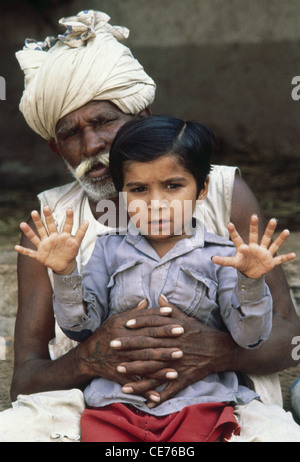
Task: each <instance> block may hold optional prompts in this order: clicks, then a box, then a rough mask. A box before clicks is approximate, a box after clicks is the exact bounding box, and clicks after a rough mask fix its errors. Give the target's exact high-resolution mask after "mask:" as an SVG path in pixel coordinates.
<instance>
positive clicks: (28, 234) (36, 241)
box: [20, 222, 41, 247]
mask: <svg viewBox="0 0 300 462" xmlns="http://www.w3.org/2000/svg"><path fill="white" fill-rule="evenodd" d="M20 228H21V230H22V231H23V233H24V234H25V236H26V237H27V238H28V239H29V240H30V241H31V242H32V244H33V245H34V246H35V247H38V246H39V244H40V242H41V240H40V238H39V236H37V235H36V233H35V232H34V231H33V229H32V228H31V227H30V226H29V225H28V224H27V223H25V222H24V223H21V224H20Z"/></svg>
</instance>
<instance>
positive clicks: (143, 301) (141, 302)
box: [138, 298, 146, 306]
mask: <svg viewBox="0 0 300 462" xmlns="http://www.w3.org/2000/svg"><path fill="white" fill-rule="evenodd" d="M145 301H146V298H144V299H143V300H141V301H140V303H139V304H138V306H140V305H142V304H143V303H145Z"/></svg>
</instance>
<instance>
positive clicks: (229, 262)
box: [212, 255, 236, 268]
mask: <svg viewBox="0 0 300 462" xmlns="http://www.w3.org/2000/svg"><path fill="white" fill-rule="evenodd" d="M212 261H213V262H214V263H215V264H216V265H220V266H232V267H233V268H235V264H236V259H235V257H219V256H217V255H216V256H214V257H212Z"/></svg>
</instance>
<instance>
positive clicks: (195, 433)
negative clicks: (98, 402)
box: [81, 403, 240, 442]
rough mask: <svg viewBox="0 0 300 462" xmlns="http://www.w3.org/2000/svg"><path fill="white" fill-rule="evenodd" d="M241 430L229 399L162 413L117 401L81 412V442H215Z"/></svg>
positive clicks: (226, 438) (224, 439) (228, 437)
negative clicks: (164, 414)
mask: <svg viewBox="0 0 300 462" xmlns="http://www.w3.org/2000/svg"><path fill="white" fill-rule="evenodd" d="M239 431H240V427H239V425H238V423H237V421H236V419H235V417H234V414H233V408H232V407H231V406H228V405H227V404H226V403H204V404H194V405H192V406H187V407H185V408H183V409H182V410H181V411H180V412H175V413H174V414H170V415H167V416H161V417H160V416H154V415H151V414H147V413H145V412H142V411H139V410H134V408H133V407H129V406H125V405H123V404H120V403H117V404H111V405H109V406H106V407H102V408H92V409H85V411H84V412H83V414H82V416H81V437H82V442H214V441H226V440H228V439H230V437H231V435H232V434H235V435H236V434H238V433H239Z"/></svg>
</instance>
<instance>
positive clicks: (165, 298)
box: [160, 294, 168, 302]
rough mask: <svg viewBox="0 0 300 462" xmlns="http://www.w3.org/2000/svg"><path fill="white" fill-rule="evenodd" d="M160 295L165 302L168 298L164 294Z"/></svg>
mask: <svg viewBox="0 0 300 462" xmlns="http://www.w3.org/2000/svg"><path fill="white" fill-rule="evenodd" d="M160 296H161V298H163V299H164V301H165V302H168V299H167V297H166V296H165V295H164V294H160Z"/></svg>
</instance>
